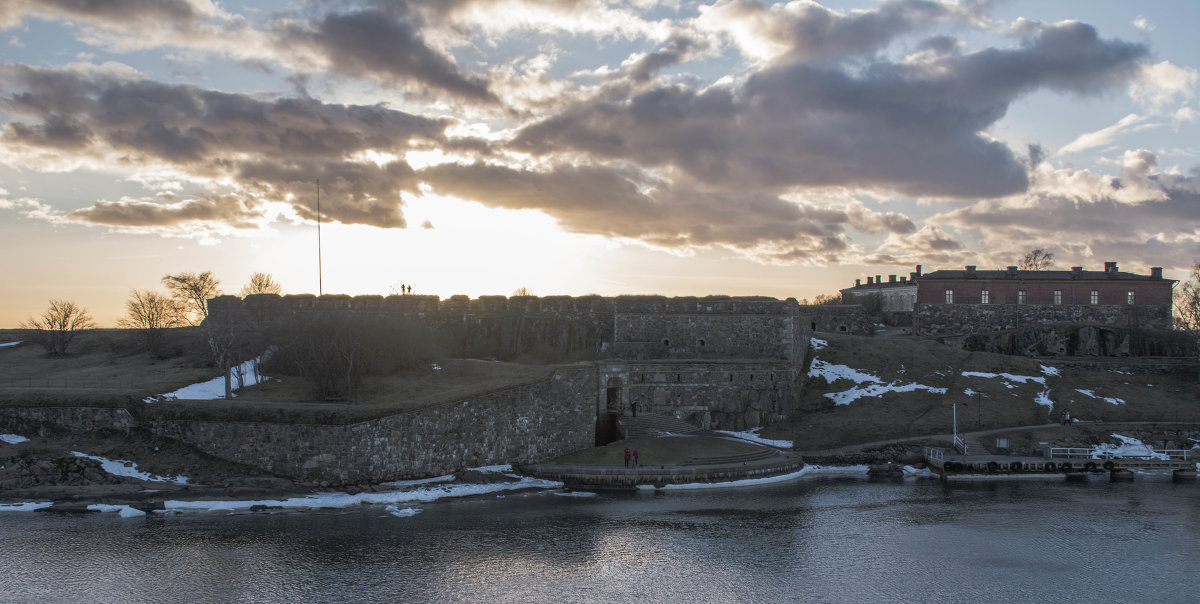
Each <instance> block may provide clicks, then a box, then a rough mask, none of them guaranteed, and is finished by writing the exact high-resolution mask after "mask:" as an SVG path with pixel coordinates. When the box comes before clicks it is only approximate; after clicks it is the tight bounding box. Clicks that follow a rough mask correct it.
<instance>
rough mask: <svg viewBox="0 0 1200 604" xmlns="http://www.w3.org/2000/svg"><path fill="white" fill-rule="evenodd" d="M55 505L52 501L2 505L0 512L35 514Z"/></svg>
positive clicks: (0, 504) (0, 505)
mask: <svg viewBox="0 0 1200 604" xmlns="http://www.w3.org/2000/svg"><path fill="white" fill-rule="evenodd" d="M52 505H54V502H52V501H27V502H24V503H0V512H34V511H37V510H41V509H45V508H48V507H50V506H52Z"/></svg>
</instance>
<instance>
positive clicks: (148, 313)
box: [117, 289, 186, 357]
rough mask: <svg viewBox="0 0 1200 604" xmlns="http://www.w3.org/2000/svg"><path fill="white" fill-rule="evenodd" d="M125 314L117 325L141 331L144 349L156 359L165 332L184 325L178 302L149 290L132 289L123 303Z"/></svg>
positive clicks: (160, 350)
mask: <svg viewBox="0 0 1200 604" xmlns="http://www.w3.org/2000/svg"><path fill="white" fill-rule="evenodd" d="M125 311H126V313H127V316H126V317H125V318H124V319H121V320H120V321H118V322H117V324H118V325H120V326H121V327H125V328H128V329H137V330H139V331H141V332H142V338H144V339H145V341H146V349H147V350H149V351H150V355H151V356H155V357H157V356H159V353H160V352H162V345H163V340H164V336H165V335H166V334H165V331H166V330H167V329H170V328H172V327H180V326H181V325H184V324H185V323H186V320H185V319H184V310H183V309H182V308H181V307H180V305H179V301H178V300H176V299H174V298H172V297H170V296H168V295H166V294H163V293H160V292H156V291H153V290H149V289H146V290H141V291H138V290H134V291H133V293H132V294H130V296H129V299H128V300H126V301H125Z"/></svg>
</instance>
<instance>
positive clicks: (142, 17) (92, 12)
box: [0, 0, 211, 29]
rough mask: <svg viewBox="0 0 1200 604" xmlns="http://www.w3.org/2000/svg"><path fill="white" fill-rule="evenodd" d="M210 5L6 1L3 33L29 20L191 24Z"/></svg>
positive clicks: (181, 0) (168, 0)
mask: <svg viewBox="0 0 1200 604" xmlns="http://www.w3.org/2000/svg"><path fill="white" fill-rule="evenodd" d="M206 5H207V7H209V8H211V5H210V4H208V3H207V2H189V1H188V0H107V1H105V2H80V1H79V0H6V1H5V2H4V4H3V5H0V29H3V28H8V27H12V26H14V25H16V24H18V23H20V22H21V21H22V20H23V19H24V18H26V17H41V18H55V17H66V18H70V19H79V20H83V21H88V22H93V23H104V24H119V25H127V24H129V23H130V22H143V23H148V22H162V21H167V22H172V23H179V24H186V23H190V22H192V21H193V20H195V19H196V18H197V16H198V10H197V9H198V8H202V7H206Z"/></svg>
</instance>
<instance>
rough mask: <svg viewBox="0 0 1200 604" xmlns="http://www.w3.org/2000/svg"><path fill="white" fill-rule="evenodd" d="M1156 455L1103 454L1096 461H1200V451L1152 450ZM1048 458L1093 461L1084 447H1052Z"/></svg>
mask: <svg viewBox="0 0 1200 604" xmlns="http://www.w3.org/2000/svg"><path fill="white" fill-rule="evenodd" d="M1152 451H1153V452H1154V453H1155V455H1120V456H1117V455H1113V454H1112V453H1111V452H1101V453H1099V454H1098V457H1097V458H1096V459H1156V458H1157V456H1158V455H1166V456H1167V458H1168V459H1174V460H1181V461H1188V460H1192V459H1200V450H1198V449H1152ZM1046 456H1047V457H1050V458H1055V457H1060V458H1066V459H1092V449H1090V448H1084V447H1050V448H1047V449H1046Z"/></svg>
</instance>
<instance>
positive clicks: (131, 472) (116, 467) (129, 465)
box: [71, 451, 188, 484]
mask: <svg viewBox="0 0 1200 604" xmlns="http://www.w3.org/2000/svg"><path fill="white" fill-rule="evenodd" d="M71 454H72V455H74V456H75V457H85V458H87V459H92V460H95V461H98V462H100V467H101V468H103V469H104V471H105V472H108V473H109V474H112V475H113V476H125V477H128V478H136V479H138V480H145V481H148V482H171V483H175V484H187V483H188V479H187V477H186V476H176V477H174V478H172V477H170V476H156V475H153V474H151V473H149V472H143V471H141V470H139V469H137V464H136V463H133V462H132V461H126V460H124V459H117V460H112V459H105V458H103V457H99V456H96V455H88V454H86V453H80V452H79V451H71Z"/></svg>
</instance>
